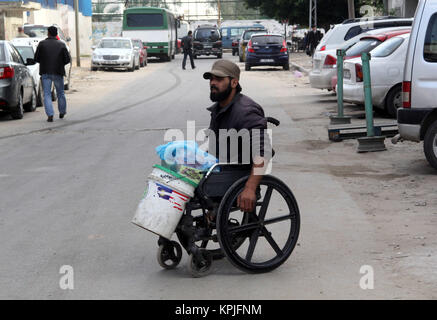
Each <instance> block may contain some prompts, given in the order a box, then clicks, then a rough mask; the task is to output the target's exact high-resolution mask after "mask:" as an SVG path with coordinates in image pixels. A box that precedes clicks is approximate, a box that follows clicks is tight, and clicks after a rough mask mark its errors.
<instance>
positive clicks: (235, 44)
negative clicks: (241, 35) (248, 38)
mask: <svg viewBox="0 0 437 320" xmlns="http://www.w3.org/2000/svg"><path fill="white" fill-rule="evenodd" d="M232 55H233V56H236V55H238V38H235V39H233V40H232Z"/></svg>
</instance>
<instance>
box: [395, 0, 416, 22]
mask: <svg viewBox="0 0 437 320" xmlns="http://www.w3.org/2000/svg"><path fill="white" fill-rule="evenodd" d="M418 2H419V0H388V1H387V6H388V10H387V11H388V13H389V14H390V15H395V16H399V17H406V18H410V17H414V13H415V12H416V8H417V4H418Z"/></svg>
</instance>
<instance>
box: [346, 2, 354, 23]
mask: <svg viewBox="0 0 437 320" xmlns="http://www.w3.org/2000/svg"><path fill="white" fill-rule="evenodd" d="M347 8H348V12H349V19H355V2H354V0H347Z"/></svg>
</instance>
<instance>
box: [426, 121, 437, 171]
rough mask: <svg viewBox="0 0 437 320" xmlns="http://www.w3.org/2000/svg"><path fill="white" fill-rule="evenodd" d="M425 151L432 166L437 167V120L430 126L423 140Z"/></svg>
mask: <svg viewBox="0 0 437 320" xmlns="http://www.w3.org/2000/svg"><path fill="white" fill-rule="evenodd" d="M423 152H424V153H425V157H426V160H428V162H429V164H430V165H431V167H433V168H434V169H437V121H434V123H433V124H432V125H431V126H429V127H428V130H426V133H425V138H424V140H423Z"/></svg>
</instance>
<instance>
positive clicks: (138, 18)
mask: <svg viewBox="0 0 437 320" xmlns="http://www.w3.org/2000/svg"><path fill="white" fill-rule="evenodd" d="M126 20H127V26H128V27H146V28H153V27H162V26H163V25H164V17H163V16H162V14H160V13H129V14H128V15H127V19H126Z"/></svg>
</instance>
